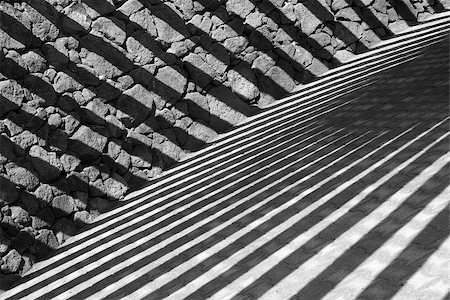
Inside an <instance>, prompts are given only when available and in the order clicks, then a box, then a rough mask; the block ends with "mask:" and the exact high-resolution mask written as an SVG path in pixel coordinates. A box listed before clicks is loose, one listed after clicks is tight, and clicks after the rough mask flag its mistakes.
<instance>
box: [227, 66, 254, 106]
mask: <svg viewBox="0 0 450 300" xmlns="http://www.w3.org/2000/svg"><path fill="white" fill-rule="evenodd" d="M228 80H229V81H230V83H231V90H232V91H233V92H234V93H235V94H237V95H238V96H239V97H241V98H242V99H244V100H245V101H247V102H250V101H251V100H253V99H255V98H256V97H258V95H259V89H258V86H257V82H256V76H255V73H253V71H252V70H251V69H250V67H249V66H247V65H245V64H240V65H238V66H236V67H235V68H234V69H231V70H230V71H229V72H228Z"/></svg>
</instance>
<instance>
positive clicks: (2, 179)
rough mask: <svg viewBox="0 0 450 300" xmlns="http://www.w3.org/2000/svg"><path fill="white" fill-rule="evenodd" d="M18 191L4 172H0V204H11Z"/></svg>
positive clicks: (15, 198)
mask: <svg viewBox="0 0 450 300" xmlns="http://www.w3.org/2000/svg"><path fill="white" fill-rule="evenodd" d="M18 196H19V191H18V189H17V188H16V185H15V184H14V183H13V182H11V180H10V179H8V178H7V177H6V176H5V175H4V174H0V204H1V205H5V204H11V203H13V202H14V201H16V200H17V198H18Z"/></svg>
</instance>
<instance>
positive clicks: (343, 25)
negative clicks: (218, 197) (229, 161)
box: [0, 0, 450, 286]
mask: <svg viewBox="0 0 450 300" xmlns="http://www.w3.org/2000/svg"><path fill="white" fill-rule="evenodd" d="M449 8H450V6H449V2H448V1H447V0H445V1H444V0H440V1H438V0H433V1H431V0H430V1H411V2H409V1H405V2H401V1H386V0H369V1H362V0H345V1H344V0H320V1H316V0H314V1H313V0H308V1H294V0H289V1H282V0H276V1H275V0H270V1H269V0H244V1H242V0H239V1H238V0H229V1H221V0H220V1H218V0H212V1H210V0H198V1H192V0H170V1H169V0H165V1H162V0H148V1H144V0H128V1H115V0H114V1H113V0H77V1H74V0H24V1H18V0H12V1H11V0H10V1H0V46H1V51H0V206H1V209H0V221H1V226H0V258H1V259H0V281H1V284H0V285H2V286H3V285H5V286H6V285H7V284H8V283H10V282H14V281H15V280H16V279H17V278H18V276H20V275H23V274H24V273H25V272H27V271H28V270H29V269H30V268H31V267H32V265H33V264H34V263H35V262H36V261H39V260H42V259H43V258H44V257H45V256H46V255H47V254H48V253H49V252H50V251H51V250H52V249H55V248H57V247H58V246H59V245H61V244H63V243H64V242H65V241H66V240H67V239H68V238H69V237H70V236H73V235H74V234H75V233H76V232H77V231H78V230H80V229H81V228H83V227H84V226H86V225H87V224H90V223H91V222H93V220H94V219H95V218H96V217H97V216H98V215H100V214H101V213H103V212H106V211H108V210H109V209H110V208H111V206H112V205H113V204H114V203H115V202H116V201H117V200H119V199H122V198H123V197H124V195H126V193H128V192H130V191H134V190H136V189H138V188H140V187H142V186H144V185H146V184H148V183H149V182H150V181H151V180H153V179H154V178H155V177H156V176H158V175H159V174H160V173H161V172H162V171H163V170H165V169H167V168H169V167H171V166H173V165H174V164H175V163H177V162H178V161H180V160H181V159H183V158H184V157H185V156H186V154H188V153H190V152H193V151H196V150H198V149H199V148H200V147H202V146H203V145H204V144H205V143H209V142H211V141H213V140H215V139H216V138H217V136H218V134H220V133H223V132H224V131H226V130H228V129H229V128H230V127H232V126H234V125H236V124H238V123H239V122H242V121H243V120H245V119H246V118H247V117H248V116H251V115H254V114H255V113H256V112H258V111H260V108H261V107H264V106H266V105H268V104H270V103H273V101H274V100H276V99H280V98H282V97H284V96H286V95H288V94H289V93H291V92H292V91H294V89H296V88H298V86H301V85H302V84H305V83H308V82H311V81H312V80H314V79H315V78H316V77H317V76H319V75H321V74H323V73H324V72H326V71H327V70H328V69H330V68H333V67H336V66H338V65H340V64H341V63H342V62H344V61H345V60H346V59H348V58H350V57H352V56H353V55H354V54H356V53H361V52H365V51H367V50H368V49H369V48H370V47H371V46H372V45H373V44H375V43H377V42H379V41H380V40H382V39H386V38H389V37H392V36H394V35H395V34H396V33H397V32H399V31H400V30H402V29H404V28H406V27H407V26H408V25H413V24H416V23H419V22H421V21H423V20H426V19H427V18H428V17H430V16H431V15H433V14H434V13H436V12H439V11H443V10H446V9H449Z"/></svg>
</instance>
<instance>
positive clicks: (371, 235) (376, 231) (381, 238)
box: [280, 150, 447, 299]
mask: <svg viewBox="0 0 450 300" xmlns="http://www.w3.org/2000/svg"><path fill="white" fill-rule="evenodd" d="M430 151H431V150H430ZM446 173H447V171H446V168H443V169H441V170H440V171H439V172H438V173H436V174H434V176H433V177H431V178H429V179H428V182H429V183H434V182H436V180H438V182H439V181H440V180H442V178H443V177H444V178H445V174H446ZM411 177H414V175H410V176H409V177H403V178H401V182H395V184H396V185H397V184H399V185H398V186H402V185H404V184H405V183H406V182H408V181H409V180H411V179H412V178H411ZM426 184H427V183H425V184H424V186H425V185H426ZM424 186H422V187H420V188H419V190H417V191H416V192H414V193H413V194H412V195H411V196H410V197H409V198H408V199H406V200H405V201H404V202H403V203H402V204H401V206H399V207H397V208H396V210H394V211H392V212H391V213H390V214H389V215H388V216H387V217H386V218H385V219H383V222H382V223H379V224H378V225H377V226H375V227H374V228H373V229H372V230H370V231H369V232H368V233H366V234H365V235H364V236H363V237H362V238H361V239H360V240H358V242H357V243H355V244H353V245H352V246H351V247H349V249H348V250H346V252H345V253H343V254H342V255H341V256H339V258H338V259H337V260H335V261H334V262H333V264H331V265H330V266H329V267H328V268H327V269H325V270H324V271H323V272H322V273H320V275H318V276H317V277H315V278H314V279H313V281H311V282H309V283H308V285H306V286H305V287H304V288H302V289H301V290H300V291H299V292H298V293H297V296H296V297H298V298H301V297H317V298H322V297H324V296H325V295H326V294H327V293H328V292H330V291H331V290H332V289H333V288H334V287H335V285H336V284H338V283H339V281H340V280H342V279H343V278H344V277H346V276H347V275H348V274H350V273H351V272H352V271H354V270H355V269H356V268H357V267H358V266H359V265H360V264H361V263H362V262H363V261H364V260H366V259H367V258H368V257H369V256H370V255H372V254H373V253H374V252H375V251H377V250H378V248H380V247H381V246H382V245H383V244H384V243H385V242H386V241H387V240H388V239H390V238H391V237H392V236H393V235H394V234H395V233H396V232H397V231H398V230H399V229H401V228H402V227H403V226H404V225H405V224H406V223H408V222H409V221H410V220H411V219H413V218H414V216H416V215H417V214H418V213H419V212H420V211H421V210H422V209H423V208H424V207H425V206H427V204H428V203H430V202H431V201H432V200H433V199H434V198H433V197H428V198H425V199H423V198H422V199H421V200H422V201H420V203H417V196H418V193H420V192H422V191H427V190H428V189H425V188H424ZM445 188H446V186H443V185H441V186H439V187H438V188H437V189H435V190H433V194H436V195H437V194H439V193H440V192H441V191H443V190H444V189H445ZM428 192H429V191H428ZM384 200H385V199H379V200H378V201H379V202H381V203H382V202H383V201H384ZM414 204H415V205H417V204H419V207H415V208H411V206H412V205H414ZM355 210H356V211H358V210H360V208H358V207H356V208H355ZM357 221H358V220H351V222H350V223H349V222H348V220H345V219H341V220H338V221H337V222H335V223H334V226H335V228H339V231H338V232H337V234H336V235H334V232H332V233H331V234H330V235H329V236H327V237H328V238H329V239H331V238H332V236H333V235H334V237H337V236H338V235H340V234H341V233H342V232H344V231H346V230H348V229H350V228H351V227H352V226H354V225H355V224H356V223H357ZM386 224H388V225H386ZM432 252H433V251H431V253H432ZM431 253H430V254H431ZM289 263H292V262H289ZM419 265H420V264H419ZM391 270H392V269H391ZM392 271H393V272H392V274H393V275H394V276H395V274H396V272H394V270H392ZM410 272H412V270H411V269H409V270H408V271H407V273H406V276H408V274H409V275H412V274H414V272H412V273H410ZM336 274H339V275H338V276H336ZM384 275H386V273H385V274H384ZM331 278H332V279H331ZM384 278H391V279H392V280H395V279H397V278H393V277H392V276H385V277H384ZM281 279H282V278H280V280H281ZM398 279H400V278H398ZM375 281H376V280H375ZM375 281H373V282H375ZM324 282H327V283H328V284H324ZM398 282H399V284H398V286H401V285H402V284H401V283H402V281H401V280H400V281H398ZM319 287H320V288H319ZM378 292H380V291H378ZM386 292H390V293H392V292H393V291H392V290H390V291H386ZM367 296H368V295H367ZM374 296H376V297H382V298H385V299H389V298H391V296H393V295H392V294H391V295H388V294H378V295H374V294H372V297H374ZM363 298H365V297H363ZM368 298H370V297H368Z"/></svg>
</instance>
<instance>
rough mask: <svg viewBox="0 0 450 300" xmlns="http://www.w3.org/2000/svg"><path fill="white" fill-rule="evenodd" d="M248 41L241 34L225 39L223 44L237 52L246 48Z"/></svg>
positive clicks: (229, 49)
mask: <svg viewBox="0 0 450 300" xmlns="http://www.w3.org/2000/svg"><path fill="white" fill-rule="evenodd" d="M247 45H248V41H247V39H246V38H245V37H243V36H236V37H232V38H229V39H226V40H225V42H224V44H223V46H224V47H225V48H226V49H227V50H228V51H230V52H231V53H234V54H239V53H241V52H242V51H244V50H245V48H247Z"/></svg>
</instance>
